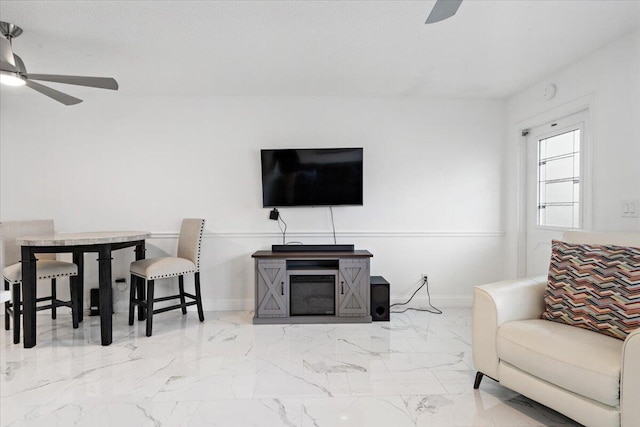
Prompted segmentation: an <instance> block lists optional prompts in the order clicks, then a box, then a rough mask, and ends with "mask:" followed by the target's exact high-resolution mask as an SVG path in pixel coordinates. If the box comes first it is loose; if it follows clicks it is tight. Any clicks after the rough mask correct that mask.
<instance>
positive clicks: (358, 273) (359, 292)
mask: <svg viewBox="0 0 640 427" xmlns="http://www.w3.org/2000/svg"><path fill="white" fill-rule="evenodd" d="M369 288H370V285H369V260H368V259H341V260H340V275H339V277H338V290H337V295H338V316H368V315H369V314H370V310H369V305H370V301H369V292H370V289H369Z"/></svg>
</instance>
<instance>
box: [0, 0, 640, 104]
mask: <svg viewBox="0 0 640 427" xmlns="http://www.w3.org/2000/svg"><path fill="white" fill-rule="evenodd" d="M434 3H435V1H433V0H431V1H428V0H425V1H311V0H298V1H197V2H196V1H8V0H2V1H0V19H1V20H3V21H8V22H11V23H14V24H17V25H19V26H21V27H22V28H23V29H24V34H23V35H22V36H20V37H19V38H17V39H15V40H14V43H13V46H14V51H15V52H16V53H17V54H18V55H20V56H21V57H22V59H23V60H24V61H25V63H26V66H27V69H28V70H29V71H31V72H34V73H52V74H75V75H97V76H113V77H115V78H116V79H117V80H118V82H119V83H120V91H121V92H122V93H125V94H138V95H160V96H173V95H177V96H181V95H186V96H192V95H249V96H251V95H258V96H261V95H264V96H273V95H276V96H277V95H292V96H420V95H445V96H462V97H469V96H471V97H505V96H509V95H511V94H513V93H515V92H517V91H519V90H522V89H524V88H525V87H527V86H528V85H530V84H532V83H534V82H536V81H539V80H541V79H544V78H545V77H546V76H548V75H549V74H551V73H552V72H554V71H556V70H558V69H560V68H563V67H564V66H566V65H568V64H570V63H572V62H574V61H575V60H577V59H579V58H580V57H582V56H584V55H586V54H588V53H590V52H592V51H593V50H595V49H597V48H599V47H601V46H603V45H605V44H607V43H608V42H610V41H613V40H615V39H617V38H619V37H621V36H623V35H625V34H627V33H630V32H632V31H635V30H637V29H639V28H640V1H637V0H627V1H617V0H578V1H559V0H550V1H545V0H527V1H518V0H510V1H509V0H501V1H493V0H465V1H463V2H462V5H461V7H460V9H459V10H458V13H457V14H456V15H455V16H454V17H453V18H451V19H448V20H445V21H442V22H440V23H437V24H433V25H425V24H424V21H425V19H426V17H427V15H428V14H429V11H430V10H431V8H432V7H433V4H434ZM51 86H54V87H56V88H58V89H60V88H64V89H63V90H64V91H66V92H69V93H70V94H72V95H78V96H79V95H82V96H81V97H85V99H87V96H90V95H88V94H89V93H95V92H84V91H94V89H84V88H78V87H70V86H66V85H55V84H51Z"/></svg>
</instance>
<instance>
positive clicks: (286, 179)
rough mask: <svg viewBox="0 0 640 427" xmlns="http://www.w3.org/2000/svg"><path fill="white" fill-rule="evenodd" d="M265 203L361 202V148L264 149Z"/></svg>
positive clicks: (263, 200) (268, 204) (327, 203)
mask: <svg viewBox="0 0 640 427" xmlns="http://www.w3.org/2000/svg"><path fill="white" fill-rule="evenodd" d="M260 157H261V160H262V205H263V207H265V208H266V207H282V206H339V205H362V148H318V149H309V148H303V149H280V150H261V152H260Z"/></svg>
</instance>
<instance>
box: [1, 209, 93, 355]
mask: <svg viewBox="0 0 640 427" xmlns="http://www.w3.org/2000/svg"><path fill="white" fill-rule="evenodd" d="M53 234H54V232H53V220H50V219H45V220H33V221H3V222H1V223H0V235H1V236H2V255H3V257H2V277H3V279H4V290H5V291H9V290H11V295H12V297H11V301H6V302H5V303H4V311H5V313H4V328H5V329H6V330H9V327H10V321H11V319H13V342H14V344H17V343H19V342H20V314H21V313H22V311H21V308H20V307H21V304H22V303H21V297H20V284H21V283H22V264H21V263H20V260H21V258H22V257H21V253H20V252H21V248H20V246H19V245H18V244H17V242H16V239H17V238H18V237H23V236H51V235H53ZM36 271H37V278H38V280H40V279H51V296H49V297H41V298H37V299H36V302H43V301H51V303H50V304H47V305H41V306H38V307H36V310H38V311H40V310H48V309H51V318H52V319H55V318H56V308H57V307H62V306H64V307H70V308H71V317H72V321H73V327H74V328H77V327H78V301H79V298H82V296H81V295H78V284H77V281H76V280H75V277H77V275H78V266H77V265H75V264H74V263H72V262H65V261H58V260H56V254H48V253H47V254H38V256H37V262H36ZM58 277H69V292H70V294H71V297H70V298H71V300H70V301H60V300H59V299H57V296H56V279H57V278H58Z"/></svg>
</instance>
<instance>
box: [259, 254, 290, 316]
mask: <svg viewBox="0 0 640 427" xmlns="http://www.w3.org/2000/svg"><path fill="white" fill-rule="evenodd" d="M286 272H287V264H286V261H285V260H283V259H278V260H270V259H258V260H256V315H257V316H258V317H286V316H288V315H289V284H288V283H286Z"/></svg>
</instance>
